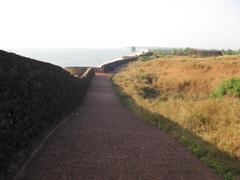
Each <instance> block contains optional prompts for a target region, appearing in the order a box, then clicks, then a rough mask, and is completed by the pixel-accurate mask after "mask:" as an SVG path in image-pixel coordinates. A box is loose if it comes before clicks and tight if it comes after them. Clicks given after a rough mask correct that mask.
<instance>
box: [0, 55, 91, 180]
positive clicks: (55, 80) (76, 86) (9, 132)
mask: <svg viewBox="0 0 240 180" xmlns="http://www.w3.org/2000/svg"><path fill="white" fill-rule="evenodd" d="M93 75H94V72H93V70H90V71H88V73H87V75H86V76H84V77H83V78H75V77H74V76H72V75H70V73H69V72H67V71H65V70H64V69H62V68H61V67H59V66H55V65H52V64H49V63H44V62H40V61H36V60H32V59H29V58H25V57H22V56H19V55H16V54H13V53H7V52H5V51H0V179H6V177H8V178H10V177H11V175H14V174H15V173H16V172H17V171H18V170H19V168H20V166H21V165H22V164H23V163H24V162H25V161H26V159H27V158H28V156H29V154H30V152H31V151H32V149H33V148H32V147H33V145H34V143H35V142H34V141H36V139H37V138H38V137H41V136H42V134H43V132H45V131H46V130H49V129H50V128H51V127H54V126H55V125H57V124H58V123H59V122H61V120H62V119H63V117H64V116H66V115H68V114H70V113H71V112H72V111H73V110H74V109H75V108H76V107H77V106H79V105H80V104H81V102H82V100H83V98H84V96H85V94H86V92H87V89H88V86H89V83H90V80H91V77H92V76H93ZM9 175H10V176H9Z"/></svg>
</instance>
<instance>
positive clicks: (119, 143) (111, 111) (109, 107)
mask: <svg viewBox="0 0 240 180" xmlns="http://www.w3.org/2000/svg"><path fill="white" fill-rule="evenodd" d="M16 179H29V180H40V179H42V180H43V179H44V180H55V179H56V180H67V179H68V180H77V179H80V180H88V179H97V180H117V179H121V180H128V179H133V180H135V179H136V180H153V179H154V180H157V179H159V180H160V179H161V180H165V179H169V180H177V179H181V180H182V179H191V180H207V179H212V180H213V179H214V180H215V179H221V178H220V177H218V176H217V175H215V173H214V172H212V170H210V169H209V168H208V167H206V166H205V165H204V164H202V163H201V162H200V161H199V160H198V159H197V158H196V157H195V156H193V155H192V154H191V153H190V152H188V150H186V149H185V148H184V147H183V146H182V145H180V144H179V143H178V142H177V141H176V140H174V139H172V138H171V137H169V136H168V135H167V134H165V133H164V132H162V131H160V130H159V129H157V128H154V127H151V126H150V125H148V124H146V123H144V122H143V121H142V120H140V119H138V118H136V117H135V116H134V115H133V114H132V113H131V112H130V111H129V110H128V109H126V108H125V107H123V106H122V104H121V103H120V101H119V99H118V97H117V95H116V94H115V92H114V91H113V89H112V86H111V82H110V80H109V78H108V75H107V74H101V73H99V74H96V76H95V77H94V78H93V80H92V83H91V86H90V88H89V92H88V94H87V96H86V98H85V100H84V102H83V104H82V106H81V107H80V108H79V109H78V110H77V111H76V113H75V114H74V115H73V116H72V117H71V118H70V119H69V120H68V121H66V122H65V123H64V124H63V125H62V126H61V127H59V128H58V129H57V130H56V131H55V132H54V133H53V134H52V135H51V136H50V137H49V138H48V139H47V140H46V142H45V144H44V145H43V146H42V147H41V149H40V150H39V151H38V152H37V153H36V155H35V156H34V157H33V158H32V159H31V160H30V161H29V163H28V164H27V165H26V167H25V169H24V170H23V171H22V172H21V173H20V174H19V176H18V178H16Z"/></svg>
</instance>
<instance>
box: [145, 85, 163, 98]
mask: <svg viewBox="0 0 240 180" xmlns="http://www.w3.org/2000/svg"><path fill="white" fill-rule="evenodd" d="M159 94H160V92H159V90H158V89H155V88H152V87H144V88H142V89H141V92H140V95H141V96H142V97H143V98H144V99H146V98H150V99H152V98H156V97H157V96H158V95H159Z"/></svg>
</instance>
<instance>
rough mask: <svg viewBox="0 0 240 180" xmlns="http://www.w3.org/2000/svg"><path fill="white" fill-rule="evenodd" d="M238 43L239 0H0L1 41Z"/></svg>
mask: <svg viewBox="0 0 240 180" xmlns="http://www.w3.org/2000/svg"><path fill="white" fill-rule="evenodd" d="M131 45H135V46H161V47H195V48H233V49H240V1H239V0H0V49H2V48H4V47H21V48H23V47H45V48H48V47H63V48H64V47H67V48H99V47H102V48H106V47H124V46H131Z"/></svg>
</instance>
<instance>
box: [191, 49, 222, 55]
mask: <svg viewBox="0 0 240 180" xmlns="http://www.w3.org/2000/svg"><path fill="white" fill-rule="evenodd" d="M189 55H190V56H194V57H212V56H222V55H223V54H222V51H219V50H201V49H191V50H190V52H189Z"/></svg>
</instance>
